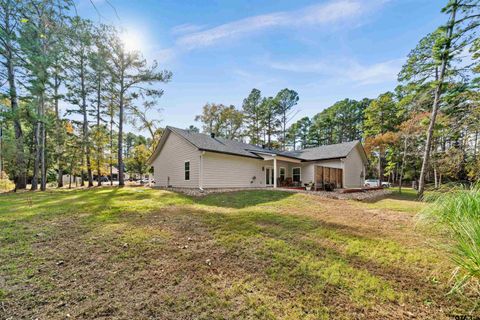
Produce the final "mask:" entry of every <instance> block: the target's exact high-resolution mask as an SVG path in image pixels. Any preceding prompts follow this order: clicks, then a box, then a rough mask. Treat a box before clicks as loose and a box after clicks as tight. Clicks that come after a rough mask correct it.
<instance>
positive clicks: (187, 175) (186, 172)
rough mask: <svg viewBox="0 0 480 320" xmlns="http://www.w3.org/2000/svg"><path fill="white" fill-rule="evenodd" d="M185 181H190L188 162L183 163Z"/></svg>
mask: <svg viewBox="0 0 480 320" xmlns="http://www.w3.org/2000/svg"><path fill="white" fill-rule="evenodd" d="M185 180H190V161H185Z"/></svg>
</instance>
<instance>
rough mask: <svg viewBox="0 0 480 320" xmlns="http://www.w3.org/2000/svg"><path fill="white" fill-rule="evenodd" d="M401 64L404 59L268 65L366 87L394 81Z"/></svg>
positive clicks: (299, 62)
mask: <svg viewBox="0 0 480 320" xmlns="http://www.w3.org/2000/svg"><path fill="white" fill-rule="evenodd" d="M403 62H404V59H393V60H388V61H383V62H379V63H374V64H361V63H359V62H358V61H356V60H352V59H335V58H332V59H331V60H323V61H317V62H302V61H294V62H270V63H268V65H269V66H270V67H271V68H273V69H277V70H283V71H290V72H296V73H315V74H319V75H323V76H327V77H331V80H332V81H340V82H345V81H348V82H352V83H354V84H356V85H368V84H375V83H382V82H389V81H395V80H396V79H397V74H398V72H399V71H400V68H401V67H402V64H403Z"/></svg>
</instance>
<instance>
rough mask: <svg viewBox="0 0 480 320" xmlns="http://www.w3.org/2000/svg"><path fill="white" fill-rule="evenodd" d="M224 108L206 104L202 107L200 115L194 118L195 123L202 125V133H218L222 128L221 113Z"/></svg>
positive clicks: (218, 105)
mask: <svg viewBox="0 0 480 320" xmlns="http://www.w3.org/2000/svg"><path fill="white" fill-rule="evenodd" d="M224 108H225V106H224V105H223V104H215V103H207V104H205V105H204V106H203V109H202V114H200V115H197V116H195V121H199V122H201V123H202V130H203V132H204V133H215V134H219V133H220V128H221V127H222V125H223V124H222V118H221V113H222V110H223V109H224Z"/></svg>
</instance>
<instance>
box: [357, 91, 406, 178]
mask: <svg viewBox="0 0 480 320" xmlns="http://www.w3.org/2000/svg"><path fill="white" fill-rule="evenodd" d="M403 115H404V110H403V109H399V105H397V103H396V101H395V97H394V94H393V93H391V92H387V93H384V94H381V95H380V96H379V97H378V98H377V99H375V100H373V101H372V102H371V103H370V105H369V106H368V107H367V108H366V109H365V122H364V124H363V130H364V136H365V139H366V144H369V146H367V147H369V148H371V149H376V150H377V153H378V179H379V180H380V182H381V181H382V179H383V178H384V168H385V149H386V148H387V147H388V146H389V145H390V144H391V142H392V139H394V137H393V136H392V135H390V134H389V133H390V132H393V131H396V130H397V126H398V125H399V124H400V123H401V122H402V119H403Z"/></svg>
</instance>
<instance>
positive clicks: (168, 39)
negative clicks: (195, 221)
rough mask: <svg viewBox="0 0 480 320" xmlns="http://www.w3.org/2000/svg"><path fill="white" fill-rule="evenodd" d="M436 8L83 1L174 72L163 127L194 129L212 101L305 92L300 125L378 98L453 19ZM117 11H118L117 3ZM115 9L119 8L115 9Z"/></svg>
mask: <svg viewBox="0 0 480 320" xmlns="http://www.w3.org/2000/svg"><path fill="white" fill-rule="evenodd" d="M444 2H446V1H435V0H390V1H388V0H333V1H332V0H327V1H308V0H296V1H285V0H261V1H260V0H243V1H237V0H231V1H228V0H217V1H207V0H202V1H177V0H167V1H158V0H139V1H133V0H110V1H109V2H107V1H106V0H93V3H94V4H95V6H96V8H97V11H98V12H99V13H100V15H101V16H100V15H99V14H98V12H97V11H96V10H95V9H94V7H93V6H92V4H91V3H90V1H89V0H80V2H79V4H78V11H79V13H80V15H82V16H84V17H89V18H91V19H92V20H94V21H101V22H104V23H111V24H115V25H118V26H121V27H122V28H124V29H125V30H126V34H127V36H126V38H127V39H126V41H128V42H129V44H130V46H132V47H138V48H139V49H140V50H141V51H142V52H143V53H144V55H145V56H146V57H147V58H148V59H150V60H152V59H156V60H157V61H158V62H159V64H160V66H161V67H162V68H165V69H168V70H171V71H172V72H173V79H172V81H171V82H170V83H168V84H162V85H161V87H162V88H163V89H164V90H165V95H164V97H163V98H162V99H161V101H160V106H161V107H162V109H163V111H162V113H161V114H153V115H152V117H161V119H162V120H163V122H162V125H173V126H177V127H182V128H183V127H188V126H189V125H190V124H195V125H197V126H199V127H200V126H201V125H200V124H199V123H195V122H194V116H195V115H196V114H199V113H200V112H201V108H202V106H203V105H204V104H205V103H207V102H215V103H223V104H227V105H230V104H233V105H235V106H238V107H241V104H242V101H243V98H245V97H246V96H247V95H248V94H249V92H250V90H251V89H252V88H258V89H260V90H261V91H262V93H263V95H264V96H272V95H275V94H276V92H278V91H279V90H281V89H283V88H290V89H294V90H296V91H297V92H298V93H299V96H300V100H299V103H298V106H297V109H298V110H299V113H298V114H297V118H299V117H303V116H313V115H314V114H316V113H318V112H320V111H321V110H323V109H325V108H327V107H329V106H330V105H332V104H333V103H334V102H336V101H338V100H342V99H344V98H353V99H361V98H364V97H369V98H374V97H376V96H378V94H380V93H382V92H385V91H387V90H393V89H394V87H395V85H396V75H397V73H398V71H399V70H400V67H401V65H402V63H403V62H404V61H405V58H406V55H407V54H408V53H409V51H410V50H411V49H412V48H413V47H415V45H416V44H417V42H418V40H419V39H420V38H422V37H423V36H424V35H426V34H427V33H428V32H430V31H432V30H434V29H435V28H436V27H437V26H438V25H440V24H441V23H444V21H445V19H446V17H444V16H443V15H442V14H441V13H440V9H441V6H442V4H443V3H444ZM110 4H111V5H110ZM112 6H113V7H114V8H115V10H113V8H112Z"/></svg>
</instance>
